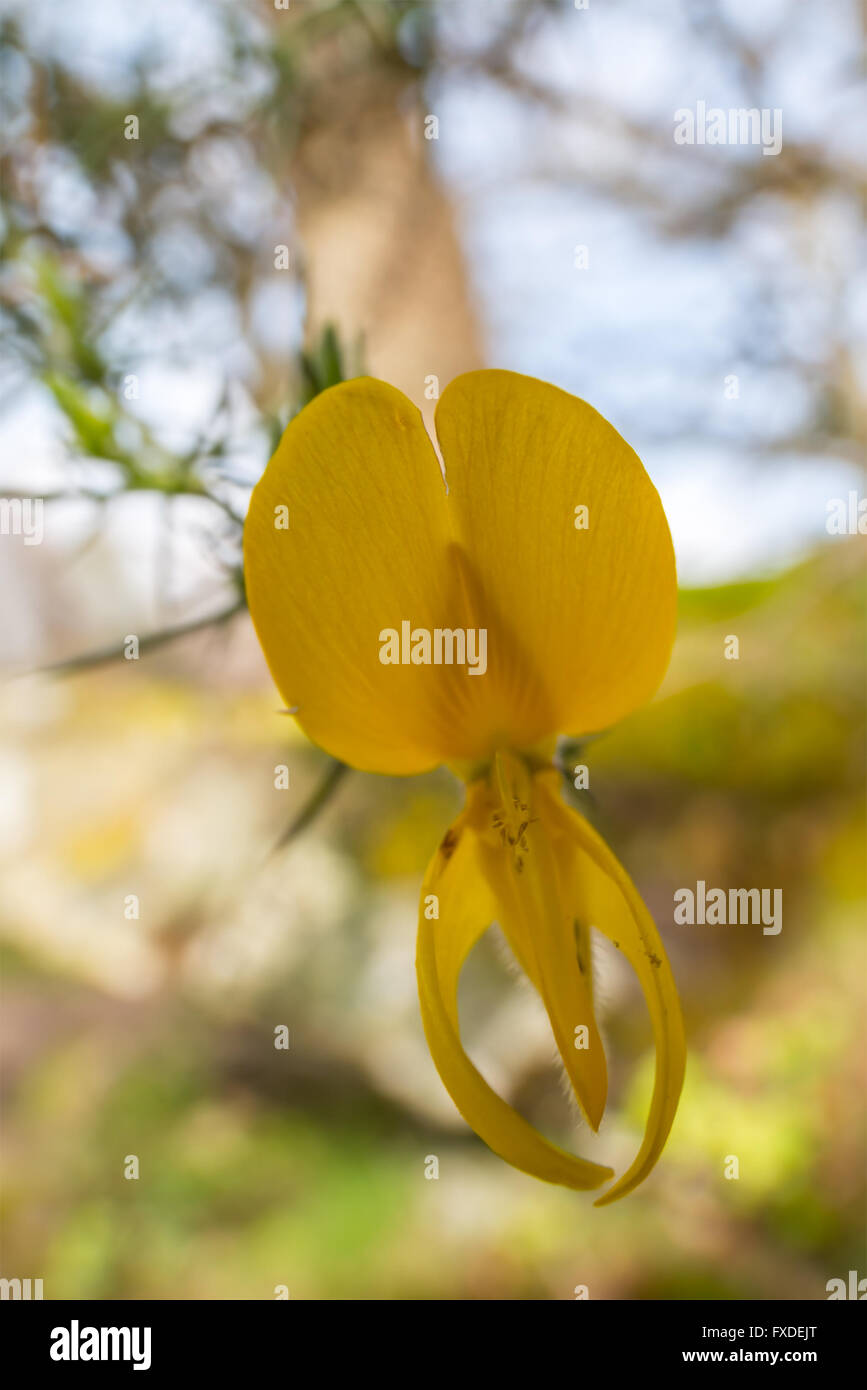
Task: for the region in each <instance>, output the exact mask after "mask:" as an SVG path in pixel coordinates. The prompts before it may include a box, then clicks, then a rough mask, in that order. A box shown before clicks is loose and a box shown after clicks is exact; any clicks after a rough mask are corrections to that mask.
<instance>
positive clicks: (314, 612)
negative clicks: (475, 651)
mask: <svg viewBox="0 0 867 1390" xmlns="http://www.w3.org/2000/svg"><path fill="white" fill-rule="evenodd" d="M281 508H282V509H283V510H282V511H281V510H280V509H281ZM447 550H448V523H447V516H446V494H445V486H444V484H443V479H442V474H441V471H440V468H439V464H438V462H437V458H436V455H435V453H434V450H433V447H432V445H431V443H430V440H429V439H428V437H427V434H426V432H425V429H424V425H423V423H422V419H421V415H420V414H419V412H418V411H417V410H416V408H415V407H414V406H413V405H412V404H411V402H410V401H408V400H407V399H406V397H405V396H404V395H403V394H402V393H401V392H400V391H397V390H395V389H394V387H391V386H387V385H386V384H385V383H384V382H381V381H375V380H373V379H372V378H367V377H363V378H360V379H358V380H356V381H349V382H345V383H343V384H342V385H340V386H335V387H332V388H331V390H328V391H325V392H323V394H322V395H320V396H318V397H317V398H316V399H315V400H314V401H312V402H311V404H310V405H308V406H307V407H306V409H305V410H303V411H302V412H301V414H300V415H298V416H297V417H296V418H295V419H294V420H293V421H292V422H291V424H290V425H289V426H288V428H287V429H286V431H285V433H284V435H283V438H282V439H281V441H280V444H279V447H278V449H277V452H276V453H275V454H274V456H273V458H272V459H271V461H270V462H269V464H268V466H267V468H266V470H265V473H264V474H263V476H262V478H261V480H260V482H259V483H258V484H257V486H256V488H255V489H254V492H253V497H252V500H251V503H250V511H249V515H248V518H247V524H246V527H245V531H244V570H245V576H246V585H247V598H248V601H249V605H250V612H251V614H252V617H253V623H254V626H255V628H256V632H257V635H258V637H259V641H260V643H261V645H262V649H263V651H264V653H265V657H266V659H267V662H268V665H269V667H270V670H271V674H272V675H273V677H274V680H275V682H276V684H277V687H278V689H279V690H280V693H281V695H282V696H283V699H284V700H285V702H286V705H287V707H288V708H289V709H290V710H293V711H294V710H297V716H296V717H297V719H298V722H299V724H300V725H301V727H302V728H303V729H304V731H305V733H306V734H307V735H308V736H309V737H310V738H311V739H313V741H314V742H315V743H318V744H319V745H320V746H321V747H322V748H325V749H326V750H327V751H328V752H329V753H332V754H333V755H334V756H335V757H338V758H342V759H343V760H344V761H346V762H349V763H351V764H352V765H353V766H354V767H358V768H362V769H364V770H366V771H376V772H392V773H411V772H420V771H423V770H425V769H428V768H431V767H434V766H436V765H437V764H438V763H440V762H441V761H443V759H444V758H445V757H448V756H461V752H462V750H463V745H462V744H461V743H460V727H461V723H460V720H459V719H456V718H455V710H454V709H453V708H452V707H451V705H450V700H449V689H450V686H452V685H454V684H455V683H456V682H457V680H458V677H459V678H460V680H461V681H462V682H464V683H466V682H467V680H468V676H467V673H466V670H459V669H458V668H455V667H446V666H440V667H433V666H421V665H399V664H398V665H383V664H382V662H381V660H380V653H381V650H382V645H383V644H382V642H381V639H380V634H381V632H382V631H383V630H385V629H393V630H395V631H397V632H400V629H401V623H402V621H404V620H407V621H408V622H410V623H411V624H412V626H413V628H414V629H415V628H427V629H431V630H432V629H434V628H436V627H443V626H444V627H451V626H452V625H453V622H452V621H450V619H453V620H454V622H455V623H460V622H461V619H460V617H456V612H455V611H456V607H457V601H456V599H455V597H454V592H453V591H454V585H455V583H456V579H455V576H454V574H453V573H452V572H450V571H449V569H448V568H447V566H446V564H445V557H446V555H447ZM470 684H471V685H472V684H474V681H473V680H472V678H470Z"/></svg>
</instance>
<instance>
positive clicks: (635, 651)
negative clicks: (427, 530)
mask: <svg viewBox="0 0 867 1390" xmlns="http://www.w3.org/2000/svg"><path fill="white" fill-rule="evenodd" d="M436 428H437V437H438V439H439V442H440V446H441V448H442V454H443V459H444V461H445V468H446V478H447V481H448V487H449V510H450V515H451V520H452V527H453V530H454V533H455V536H456V539H457V540H458V542H459V543H460V544H461V546H462V547H463V549H464V550H465V552H466V554H467V557H468V563H469V564H470V565H471V566H472V568H473V570H474V571H475V573H476V574H477V575H478V576H479V585H480V588H481V590H482V592H483V596H484V608H485V616H486V619H487V624H488V626H489V627H490V628H491V629H492V632H491V636H490V640H489V652H490V656H489V669H488V674H487V677H486V683H487V685H488V686H489V687H490V691H489V693H488V699H489V702H490V705H491V707H492V708H493V709H495V710H496V712H497V715H498V719H499V722H500V723H501V724H506V725H507V727H506V728H504V729H503V733H504V734H505V735H506V737H504V738H503V740H502V743H501V746H506V747H512V748H526V747H530V746H532V745H533V744H534V743H536V741H537V740H538V739H540V738H541V737H544V736H545V735H546V734H550V733H589V732H591V731H593V730H597V729H601V728H604V727H606V726H607V725H609V724H613V723H614V722H615V721H616V720H618V719H620V718H622V717H623V715H625V714H627V713H629V711H631V710H633V709H635V708H636V707H637V706H639V705H641V704H643V703H644V702H645V701H646V700H647V699H649V698H650V696H651V695H652V694H653V692H654V691H655V689H656V687H657V685H658V684H659V682H660V680H661V678H662V675H663V673H664V671H665V668H666V666H667V665H668V660H669V656H670V653H671V646H672V642H673V639H674V626H675V603H676V587H677V586H676V576H675V565H674V552H673V549H672V545H671V537H670V534H669V530H668V524H667V522H666V519H665V513H664V512H663V509H662V504H661V502H660V500H659V496H658V494H657V492H656V489H655V488H654V486H653V484H652V483H651V481H650V479H649V478H648V476H647V473H646V472H645V470H644V468H643V466H642V464H641V461H640V459H639V458H638V457H637V455H636V454H635V453H634V452H633V450H632V449H631V448H630V447H629V445H628V444H626V442H625V441H624V440H623V439H622V438H621V436H620V435H619V434H618V433H617V431H616V430H615V429H614V428H613V427H612V426H611V425H609V424H608V422H607V421H606V420H605V419H603V417H602V416H601V415H599V414H598V412H597V411H595V410H594V409H593V408H592V407H591V406H589V405H587V404H586V402H584V401H582V400H579V399H577V397H575V396H571V395H569V394H567V393H566V392H565V391H560V390H558V389H557V388H556V387H554V386H549V385H548V384H547V383H545V382H542V381H536V380H534V379H533V378H531V377H525V376H519V375H517V374H516V373H514V372H502V371H482V372H470V373H468V374H467V375H465V376H460V377H457V378H456V379H455V380H454V381H452V382H451V383H450V384H449V386H447V387H446V389H445V391H444V392H443V395H442V397H441V399H440V401H439V404H438V407H437V412H436ZM581 508H585V509H586V511H581V510H580V509H581ZM510 634H513V635H515V636H516V637H517V638H519V642H520V646H519V649H515V648H514V646H513V644H512V643H511V642H510V641H509V635H510Z"/></svg>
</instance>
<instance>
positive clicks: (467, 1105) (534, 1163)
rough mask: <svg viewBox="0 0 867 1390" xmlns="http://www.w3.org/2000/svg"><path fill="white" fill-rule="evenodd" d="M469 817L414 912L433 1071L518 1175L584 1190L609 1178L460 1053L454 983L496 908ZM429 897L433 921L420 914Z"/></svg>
mask: <svg viewBox="0 0 867 1390" xmlns="http://www.w3.org/2000/svg"><path fill="white" fill-rule="evenodd" d="M472 818H473V811H472V809H471V810H470V812H469V813H464V815H463V816H461V817H460V818H459V820H458V821H457V822H456V823H455V825H454V826H453V827H452V829H451V830H450V831H449V833H448V834H447V835H446V837H445V839H444V840H443V843H442V844H441V845H440V847H439V849H438V850H437V852H436V854H435V855H434V857H433V859H432V861H431V863H430V866H429V868H428V871H427V874H426V875H425V881H424V885H423V887H422V896H421V908H420V912H419V930H418V948H417V955H416V968H417V972H418V988H419V1002H420V1004H421V1015H422V1022H423V1024H424V1030H425V1035H426V1037H427V1041H428V1046H429V1048H430V1052H431V1056H432V1058H433V1061H434V1065H435V1066H436V1069H437V1071H438V1072H439V1074H440V1077H441V1078H442V1081H443V1084H444V1085H445V1087H446V1089H447V1090H448V1092H449V1094H450V1096H451V1097H452V1100H453V1101H454V1103H455V1105H456V1106H457V1108H458V1110H459V1111H460V1112H461V1114H462V1115H463V1117H464V1119H465V1120H466V1122H467V1124H468V1125H470V1127H471V1128H472V1129H473V1130H475V1132H476V1134H478V1136H479V1138H480V1139H483V1140H484V1142H485V1143H486V1144H487V1145H488V1147H489V1148H491V1149H493V1151H494V1153H497V1154H499V1155H500V1157H501V1158H504V1159H505V1160H506V1162H507V1163H511V1164H512V1165H513V1166H514V1167H515V1168H520V1169H521V1170H522V1172H525V1173H530V1174H532V1176H534V1177H537V1178H542V1179H543V1180H544V1181H545V1182H554V1183H560V1184H562V1185H564V1186H566V1187H571V1188H575V1189H577V1190H579V1191H585V1190H587V1189H590V1188H594V1187H599V1186H600V1185H601V1184H602V1183H603V1182H606V1181H607V1180H608V1178H610V1177H612V1176H613V1173H612V1171H611V1169H610V1168H605V1167H603V1166H601V1165H599V1164H596V1163H590V1162H588V1161H587V1160H585V1159H581V1158H576V1157H574V1156H573V1155H572V1154H569V1153H567V1152H566V1151H565V1149H561V1148H559V1147H557V1146H556V1145H554V1144H550V1143H549V1142H548V1141H547V1140H546V1139H543V1138H542V1136H541V1135H540V1134H538V1133H537V1132H536V1130H535V1129H533V1127H532V1125H530V1124H528V1123H527V1121H526V1120H524V1119H523V1118H522V1117H521V1116H520V1115H519V1114H518V1113H517V1111H516V1110H513V1109H512V1107H511V1106H510V1105H508V1104H507V1103H506V1102H505V1101H504V1100H503V1099H502V1098H501V1097H500V1096H498V1095H497V1093H496V1092H495V1091H494V1090H492V1088H491V1087H490V1086H489V1085H488V1083H487V1082H486V1081H485V1079H484V1077H483V1076H482V1075H481V1074H480V1073H479V1071H478V1070H477V1069H476V1068H475V1067H474V1066H473V1064H472V1062H471V1061H470V1059H469V1057H468V1056H467V1054H466V1053H465V1052H464V1049H463V1046H462V1044H461V1039H460V1031H459V1026H458V1014H457V984H458V977H459V975H460V971H461V967H462V966H463V963H464V960H465V959H466V956H467V954H468V953H469V951H470V949H471V947H472V945H473V944H474V943H475V941H476V940H477V939H478V937H479V936H480V935H481V934H482V932H483V931H484V930H485V929H486V927H487V926H488V925H489V923H490V921H491V920H492V917H493V915H494V910H495V907H494V901H493V897H492V895H491V894H490V892H489V890H488V887H487V885H486V881H485V879H484V877H483V876H482V874H481V873H480V871H479V865H478V859H477V850H478V842H477V838H476V832H475V829H474V826H473V824H472ZM431 895H435V896H436V898H437V900H438V911H439V917H438V919H429V918H428V917H427V916H426V915H425V905H426V902H429V900H430V897H431Z"/></svg>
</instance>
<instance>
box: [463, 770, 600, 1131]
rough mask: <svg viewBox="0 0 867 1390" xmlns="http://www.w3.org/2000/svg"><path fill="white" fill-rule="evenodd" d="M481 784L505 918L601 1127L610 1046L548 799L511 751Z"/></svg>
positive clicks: (490, 869)
mask: <svg viewBox="0 0 867 1390" xmlns="http://www.w3.org/2000/svg"><path fill="white" fill-rule="evenodd" d="M474 790H475V793H476V797H477V798H479V799H481V800H482V801H483V804H484V810H483V812H482V813H481V816H480V817H479V818H478V819H479V821H480V824H479V835H478V840H479V856H480V862H481V865H482V869H483V872H484V873H485V876H486V878H487V881H488V884H489V886H490V888H491V891H492V894H493V895H494V898H495V900H496V905H497V912H496V916H497V920H498V921H499V923H500V925H501V927H502V928H503V931H504V932H505V934H506V937H507V939H508V941H509V944H510V946H511V947H512V950H513V951H514V953H515V955H516V957H517V959H518V962H519V964H520V965H521V967H522V969H523V970H524V971H525V973H526V974H527V975H528V976H529V978H530V979H531V980H532V982H533V984H534V985H535V987H536V989H537V991H538V993H539V995H540V996H541V998H542V1002H543V1003H544V1005H545V1008H546V1010H547V1013H548V1018H549V1020H550V1023H551V1029H552V1031H553V1033H554V1038H555V1040H556V1043H557V1048H558V1050H559V1052H560V1056H561V1058H562V1059H563V1064H564V1066H565V1068H566V1073H567V1075H568V1077H569V1080H570V1081H571V1083H572V1087H573V1089H574V1091H575V1094H576V1096H577V1098H578V1100H579V1102H580V1104H581V1108H582V1110H583V1111H584V1114H585V1116H586V1118H587V1120H588V1122H589V1123H590V1125H591V1126H592V1128H593V1129H598V1128H599V1122H600V1120H601V1119H602V1113H603V1111H604V1109H605V1097H606V1093H607V1088H608V1076H607V1067H606V1063H605V1052H604V1049H603V1046H602V1039H601V1038H600V1036H599V1030H598V1028H597V1025H596V1018H595V1015H594V1011H593V1000H592V986H591V978H590V969H589V965H590V962H589V959H585V960H584V961H583V962H582V960H581V959H580V958H579V953H578V949H577V942H576V933H575V920H574V917H573V916H572V915H571V914H570V913H569V912H567V910H566V905H565V903H564V901H563V899H562V896H561V890H560V884H559V879H558V866H557V861H556V858H555V856H554V852H553V849H552V846H551V843H550V839H549V833H548V825H547V819H546V804H545V803H540V802H539V801H538V799H537V797H536V796H535V794H534V790H535V789H534V783H533V779H532V777H531V775H530V772H529V770H528V769H527V767H526V764H525V763H524V762H523V761H522V760H521V759H519V758H516V757H514V756H512V755H510V754H498V755H497V758H496V762H495V769H494V775H493V777H492V778H491V781H490V784H489V788H488V789H487V795H486V789H485V788H484V787H479V788H476V789H474ZM583 1030H586V1032H584V1031H583Z"/></svg>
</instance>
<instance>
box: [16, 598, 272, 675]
mask: <svg viewBox="0 0 867 1390" xmlns="http://www.w3.org/2000/svg"><path fill="white" fill-rule="evenodd" d="M246 606H247V602H246V599H245V598H239V599H237V600H236V601H235V603H233V604H231V605H230V606H229V607H228V608H224V609H223V611H222V612H221V613H214V614H212V615H211V616H210V617H208V618H196V619H194V621H193V622H189V623H182V624H180V626H178V627H170V628H165V629H164V630H163V631H162V632H152V633H150V634H149V635H148V636H145V637H141V638H139V654H140V655H141V654H142V653H144V652H150V651H154V650H155V648H157V647H162V646H164V645H165V643H167V642H174V641H175V639H176V638H178V637H187V636H189V634H190V633H192V632H201V631H203V629H205V628H208V627H222V625H223V624H224V623H227V622H228V621H229V619H230V618H234V617H235V615H236V614H237V613H241V612H242V611H243V610H244V609H245V608H246ZM122 654H123V639H121V640H120V641H119V642H116V643H114V645H112V646H111V647H103V648H101V649H100V650H99V651H96V652H85V653H83V654H82V655H81V656H73V657H70V658H69V660H67V661H56V662H52V663H51V665H49V666H40V667H37V668H36V670H35V671H32V672H28V674H30V675H49V674H59V675H71V674H72V673H73V672H75V671H87V670H89V669H90V668H91V667H93V666H104V665H105V664H106V663H107V662H109V661H117V660H118V658H119V657H120V656H121V655H122Z"/></svg>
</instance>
